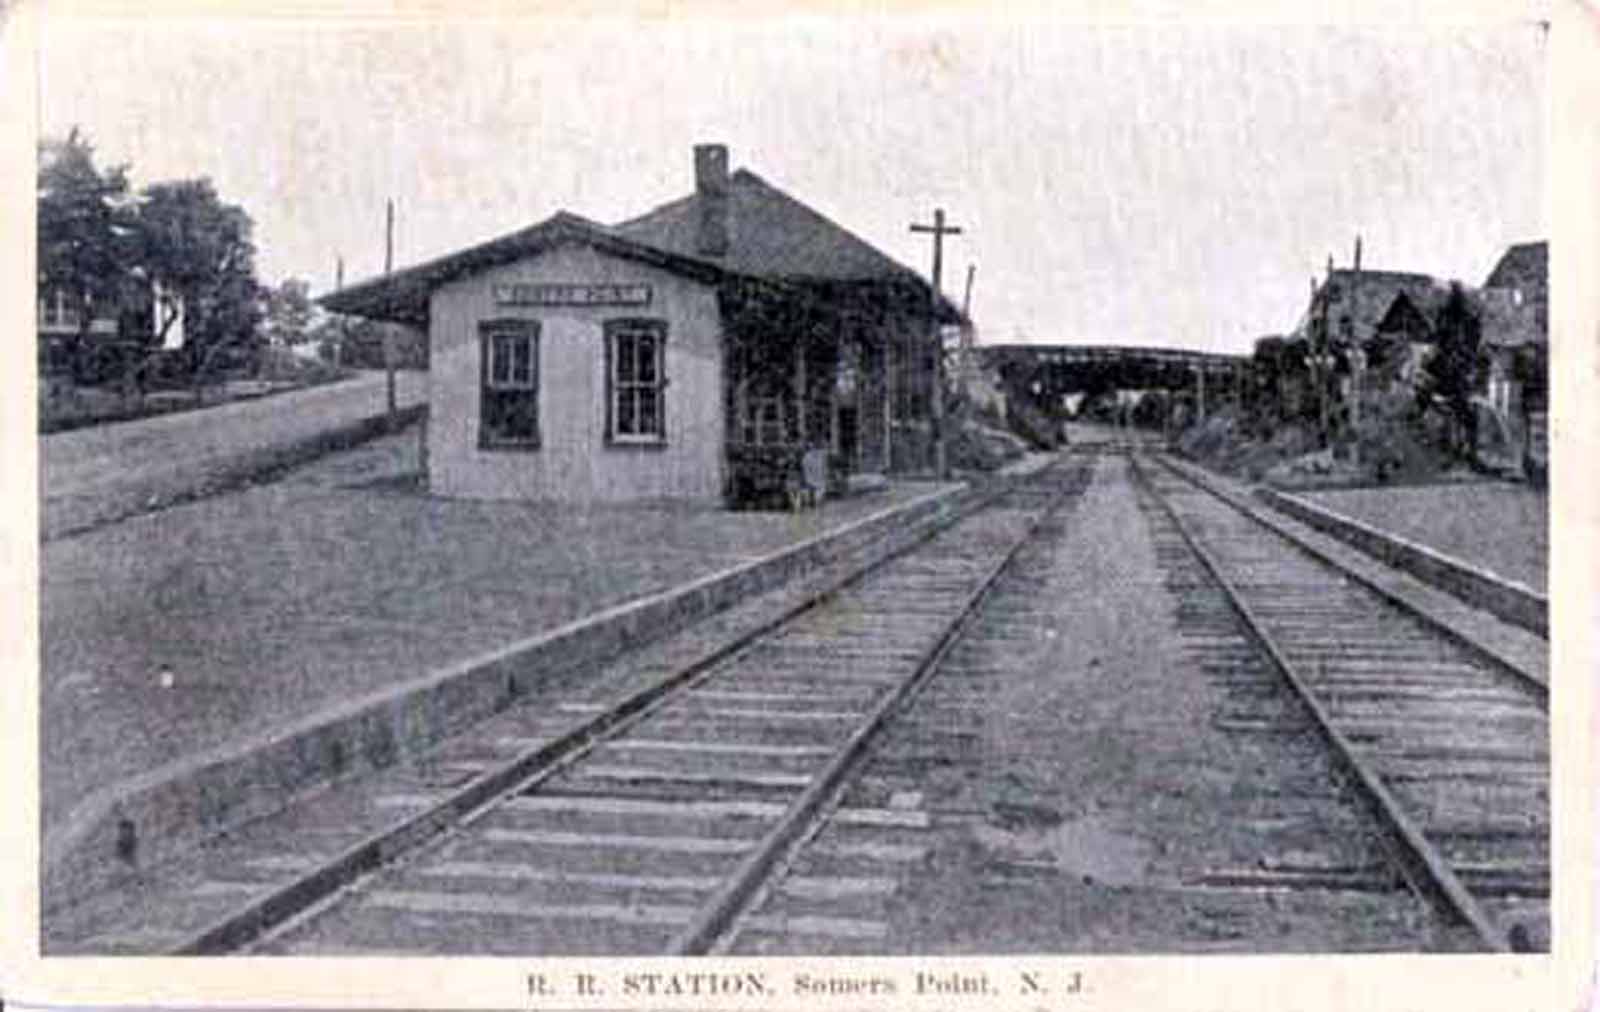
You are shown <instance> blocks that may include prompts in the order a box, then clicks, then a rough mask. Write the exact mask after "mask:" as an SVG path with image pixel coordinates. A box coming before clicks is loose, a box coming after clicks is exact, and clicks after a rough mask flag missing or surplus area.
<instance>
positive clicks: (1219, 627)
mask: <svg viewBox="0 0 1600 1012" xmlns="http://www.w3.org/2000/svg"><path fill="white" fill-rule="evenodd" d="M1143 499H1144V501H1142V502H1141V503H1140V509H1141V513H1142V515H1143V518H1144V520H1145V522H1147V523H1149V524H1151V525H1152V527H1153V529H1154V534H1155V540H1156V545H1157V556H1158V561H1159V564H1160V567H1161V571H1162V575H1163V582H1164V583H1165V585H1166V587H1167V589H1168V590H1169V591H1171V592H1172V593H1173V596H1174V598H1175V599H1176V601H1177V610H1178V624H1179V627H1180V629H1181V632H1182V635H1183V638H1184V647H1185V650H1184V653H1185V655H1186V657H1187V658H1188V659H1189V660H1190V661H1192V667H1191V666H1187V665H1186V666H1185V670H1184V672H1183V674H1184V675H1185V676H1188V677H1203V678H1206V679H1208V680H1209V681H1211V682H1212V683H1214V684H1215V685H1217V686H1218V687H1219V688H1221V689H1222V690H1223V695H1224V696H1225V698H1226V699H1227V703H1226V706H1225V708H1224V709H1221V710H1219V711H1217V712H1214V713H1212V714H1211V715H1210V717H1209V720H1210V724H1211V728H1210V729H1196V731H1195V733H1196V734H1206V733H1221V734H1224V735H1226V736H1228V738H1229V739H1230V744H1231V746H1232V747H1231V749H1230V750H1229V751H1230V754H1231V755H1232V760H1233V761H1232V764H1231V765H1230V767H1229V769H1230V775H1232V776H1234V777H1235V778H1236V779H1235V781H1234V789H1233V791H1232V792H1231V793H1230V795H1229V796H1228V797H1227V798H1226V799H1225V804H1224V806H1223V807H1224V808H1225V809H1226V810H1224V811H1218V812H1216V813H1215V817H1216V818H1217V820H1218V821H1219V822H1227V823H1230V824H1232V826H1233V831H1232V832H1231V833H1230V834H1229V837H1230V840H1231V844H1229V845H1218V846H1216V847H1213V848H1211V850H1212V851H1213V852H1217V851H1225V850H1227V847H1228V846H1231V847H1232V850H1231V852H1230V853H1227V855H1226V857H1224V858H1222V859H1220V860H1218V861H1216V862H1215V863H1212V864H1209V865H1207V866H1205V867H1186V868H1184V869H1183V870H1182V872H1181V873H1180V874H1179V875H1178V876H1176V877H1174V878H1172V879H1171V880H1168V876H1167V874H1166V873H1165V872H1164V871H1163V872H1161V873H1159V874H1158V876H1157V877H1158V879H1160V880H1162V884H1161V885H1159V886H1157V887H1156V888H1160V889H1163V890H1164V891H1178V892H1182V893H1184V894H1185V895H1187V896H1188V897H1190V904H1191V907H1192V908H1193V909H1194V910H1195V911H1196V915H1195V916H1194V917H1193V918H1192V923H1189V924H1186V925H1184V926H1183V927H1182V928H1179V927H1178V926H1176V925H1175V926H1174V934H1173V935H1172V936H1171V937H1170V938H1169V939H1168V940H1167V944H1168V945H1170V946H1175V947H1176V948H1177V949H1178V950H1179V951H1189V950H1191V949H1200V950H1204V949H1217V950H1222V951H1270V949H1271V948H1272V947H1273V939H1271V938H1260V937H1249V936H1237V935H1234V934H1232V933H1231V932H1229V931H1228V929H1226V928H1221V929H1218V928H1217V927H1215V925H1214V924H1213V923H1209V920H1208V919H1209V918H1211V917H1212V916H1215V917H1217V918H1218V919H1220V920H1223V921H1226V920H1227V919H1228V915H1229V914H1230V912H1232V911H1235V910H1238V909H1244V908H1249V907H1251V906H1253V905H1256V904H1258V903H1259V899H1260V897H1261V895H1262V893H1264V892H1271V893H1274V894H1277V895H1280V896H1281V895H1285V894H1295V895H1298V896H1299V897H1301V898H1303V899H1304V900H1305V901H1306V903H1305V907H1306V908H1309V909H1316V910H1321V911H1324V912H1326V911H1328V910H1333V911H1337V912H1338V914H1343V915H1347V916H1349V917H1350V918H1352V919H1354V920H1356V921H1358V922H1359V923H1360V925H1361V926H1360V929H1359V935H1360V938H1361V945H1362V947H1364V948H1366V949H1369V950H1372V951H1378V950H1393V951H1416V950H1417V949H1419V948H1424V947H1427V946H1429V945H1430V943H1435V944H1437V943H1439V940H1438V939H1436V938H1431V937H1430V936H1429V932H1430V930H1431V929H1433V928H1435V927H1437V925H1436V924H1434V923H1432V922H1431V920H1430V918H1429V916H1428V914H1427V913H1426V912H1425V911H1423V910H1422V909H1421V908H1418V907H1409V909H1412V910H1414V911H1415V916H1407V915H1406V912H1405V911H1406V910H1407V909H1408V905H1402V906H1401V907H1396V905H1395V904H1393V903H1392V902H1390V901H1389V899H1388V897H1390V896H1392V895H1393V894H1395V893H1396V892H1397V891H1399V890H1401V889H1403V882H1402V881H1401V879H1400V877H1399V876H1398V875H1397V874H1396V873H1395V871H1394V870H1393V868H1392V867H1391V866H1390V864H1389V862H1388V860H1387V857H1386V854H1385V851H1384V849H1383V842H1382V838H1381V834H1380V833H1379V832H1378V831H1377V829H1376V827H1375V826H1374V825H1373V824H1372V822H1371V819H1370V818H1369V816H1368V815H1367V813H1366V812H1365V811H1364V810H1362V808H1361V807H1360V806H1359V805H1358V804H1357V803H1356V801H1355V800H1354V798H1353V795H1352V791H1351V790H1350V789H1349V788H1347V786H1346V785H1345V784H1344V783H1343V781H1342V779H1341V778H1340V777H1339V775H1338V771H1337V769H1336V767H1335V766H1334V764H1333V763H1332V762H1331V761H1330V760H1329V757H1328V756H1327V754H1326V750H1325V749H1324V748H1323V746H1322V745H1321V743H1320V742H1319V741H1318V740H1317V738H1316V735H1315V729H1314V726H1313V725H1312V723H1311V721H1310V719H1309V718H1308V717H1307V715H1306V714H1305V712H1304V710H1303V708H1302V707H1301V706H1300V705H1299V704H1298V702H1297V701H1296V700H1295V698H1294V697H1293V695H1292V693H1290V692H1289V691H1288V690H1287V688H1286V687H1285V686H1284V685H1283V683H1282V680H1281V678H1280V677H1279V676H1278V675H1277V673H1276V671H1274V670H1273V669H1272V667H1271V665H1270V663H1269V662H1268V661H1267V660H1265V659H1264V658H1263V657H1262V656H1261V653H1260V650H1259V649H1258V648H1257V647H1256V646H1255V644H1254V643H1253V642H1252V641H1251V640H1250V639H1249V638H1248V635H1247V633H1246V632H1245V630H1244V629H1243V627H1242V626H1241V624H1240V622H1239V619H1238V617H1237V614H1236V613H1235V612H1234V610H1233V608H1232V607H1231V606H1230V605H1229V603H1228V601H1227V598H1226V597H1225V596H1224V595H1223V594H1222V593H1221V591H1220V590H1219V589H1218V588H1217V586H1216V584H1215V583H1214V582H1213V581H1212V580H1211V578H1210V577H1209V575H1207V574H1206V573H1205V571H1204V570H1203V569H1202V568H1201V567H1200V564H1199V562H1198V561H1197V560H1196V559H1195V557H1194V554H1193V553H1192V552H1191V551H1190V549H1189V548H1188V546H1187V544H1185V543H1184V542H1183V540H1182V539H1181V536H1180V535H1179V534H1178V532H1177V529H1176V527H1175V526H1173V524H1172V522H1171V520H1170V519H1169V518H1168V517H1167V516H1166V515H1165V513H1164V512H1162V511H1161V510H1160V509H1159V508H1158V507H1156V506H1155V505H1154V504H1153V503H1152V502H1150V501H1149V499H1148V497H1143ZM1070 516H1071V512H1070V507H1069V508H1067V509H1063V510H1062V511H1060V512H1058V513H1057V514H1056V515H1055V516H1054V517H1053V518H1052V520H1050V521H1047V522H1046V524H1045V525H1043V529H1041V530H1040V531H1039V532H1038V533H1039V537H1038V538H1036V539H1035V541H1034V542H1033V543H1032V544H1030V546H1029V548H1028V549H1027V550H1025V552H1024V553H1023V554H1022V555H1021V556H1020V557H1019V559H1018V560H1017V563H1016V564H1015V566H1014V567H1013V568H1012V569H1011V570H1009V571H1008V572H1007V573H1006V575H1005V576H1004V577H1003V578H1002V581H1001V584H1000V586H998V587H997V589H996V590H995V592H994V595H993V597H992V598H991V600H990V602H989V603H988V604H987V605H986V607H985V609H984V612H983V614H982V616H981V618H979V619H978V620H977V621H976V622H975V623H974V624H973V626H972V628H971V629H970V630H969V632H968V634H967V635H966V636H964V637H963V639H962V641H961V642H960V643H959V644H958V645H957V646H956V647H955V648H954V649H952V650H951V652H950V654H949V655H948V656H947V657H946V659H945V661H944V662H943V663H942V664H941V666H940V670H939V673H938V676H937V677H936V678H934V679H931V680H930V681H929V682H928V684H927V687H926V689H925V690H924V691H923V692H922V693H921V694H920V695H919V696H918V698H917V700H916V704H915V706H914V707H910V708H908V710H907V712H905V713H904V714H902V715H901V716H900V717H899V718H898V719H897V720H896V722H895V724H894V726H893V727H892V728H891V729H890V731H889V732H888V733H887V734H886V736H885V737H886V740H885V742H884V744H883V746H882V747H881V748H880V749H879V750H878V751H877V752H876V753H875V754H874V756H873V757H872V759H871V760H870V761H869V762H868V763H867V764H866V766H865V768H864V770H863V773H862V775H861V776H860V777H859V778H857V779H856V780H855V781H854V782H853V783H852V784H851V785H850V787H849V789H848V791H847V792H845V793H844V794H843V796H842V799H841V804H840V807H839V808H838V809H837V812H836V814H835V816H834V817H832V818H830V819H829V820H827V821H826V822H825V823H824V824H823V825H821V826H820V828H819V831H818V832H817V835H816V838H815V842H814V843H812V844H811V845H810V846H808V847H806V848H805V849H804V850H803V851H801V852H800V854H799V855H798V856H797V857H796V858H795V859H794V861H793V862H792V864H791V865H790V867H789V868H788V869H787V871H786V873H785V875H784V876H780V877H776V878H775V879H774V881H773V883H772V884H771V885H770V886H769V888H768V889H767V891H766V893H765V895H764V896H763V898H762V901H761V902H760V904H759V905H756V906H755V907H753V910H754V915H753V916H751V917H750V918H748V919H747V921H746V923H743V924H741V925H739V926H738V933H737V935H736V937H734V938H732V939H730V940H729V941H728V942H727V943H726V948H727V949H728V950H729V951H732V952H735V953H738V954H743V955H775V954H788V955H797V954H806V955H864V954H873V953H878V954H882V953H884V952H885V951H886V950H887V951H889V952H904V951H910V950H908V949H907V947H906V945H907V939H906V938H903V937H899V936H898V935H897V934H892V933H890V932H886V931H884V930H882V929H879V930H877V931H875V932H868V931H861V932H858V933H855V934H844V933H839V934H836V935H835V936H833V937H830V938H828V939H826V940H825V942H823V943H822V944H820V945H819V943H818V942H817V940H815V939H811V938H806V937H804V936H803V934H802V933H800V932H796V931H793V930H792V928H791V927H790V926H791V925H794V924H802V923H807V922H811V923H823V922H828V921H833V920H846V919H848V920H851V921H853V922H860V923H864V924H871V925H882V924H885V923H888V922H891V921H892V920H893V918H894V915H895V904H896V902H897V900H900V899H901V898H902V897H903V895H904V893H905V891H906V890H905V888H904V887H905V886H906V885H907V883H908V880H909V879H910V878H911V877H912V876H922V875H926V874H927V873H928V872H927V867H928V864H927V858H928V856H929V854H930V853H931V852H932V851H933V849H934V848H935V847H938V846H960V845H962V843H963V842H964V841H965V840H967V839H968V838H969V837H970V836H971V834H972V833H973V832H978V833H979V834H982V833H983V832H984V827H985V826H993V825H994V824H996V823H1001V824H1011V825H1014V826H1015V825H1021V824H1035V823H1036V824H1038V825H1039V826H1040V828H1048V827H1049V826H1050V825H1052V824H1053V822H1054V821H1055V820H1059V818H1060V816H1059V814H1058V813H1057V812H1055V810H1054V809H1056V808H1059V807H1060V806H1061V805H1063V804H1066V805H1068V806H1070V805H1071V804H1072V803H1073V800H1074V799H1063V798H1054V797H1030V798H1029V799H1027V800H1026V801H1018V802H1017V803H1015V804H998V803H997V804H995V805H993V806H991V807H990V808H986V809H973V810H967V809H952V808H948V807H942V806H941V803H939V802H934V801H930V800H929V799H928V798H927V797H926V795H925V792H926V790H927V789H928V787H929V785H930V781H931V779H932V778H934V777H935V776H938V777H942V778H944V779H946V780H951V779H961V778H966V777H972V778H979V777H982V776H983V775H984V774H985V773H989V774H991V775H992V774H993V772H994V771H993V770H985V766H986V765H987V764H990V763H991V762H992V761H993V758H994V757H993V756H991V755H989V754H988V752H987V750H988V748H989V746H988V745H986V744H985V741H986V739H985V737H984V733H983V725H984V724H985V722H986V721H989V720H992V719H993V708H994V701H995V698H996V697H997V696H998V695H1000V694H1001V693H1000V691H999V690H1000V684H999V683H1001V682H1005V681H1010V682H1015V681H1016V680H1018V679H1023V680H1030V681H1033V682H1038V681H1039V680H1040V679H1044V678H1048V677H1050V673H1049V672H1047V671H1041V670H1038V669H1036V667H1035V666H1034V663H1035V662H1033V661H1032V660H1030V659H1029V658H1028V657H1027V648H1028V647H1029V646H1032V645H1035V644H1037V642H1038V637H1040V636H1048V635H1050V629H1051V628H1052V627H1053V624H1054V622H1055V620H1056V619H1055V615H1054V614H1053V613H1052V611H1051V609H1050V607H1049V606H1048V605H1044V604H1041V603H1040V602H1042V601H1047V600H1049V599H1050V598H1052V597H1054V596H1059V595H1061V594H1062V593H1063V592H1064V590H1065V589H1066V588H1065V587H1064V584H1067V583H1070V582H1071V581H1072V580H1074V579H1075V578H1076V576H1075V574H1072V573H1070V572H1067V573H1063V572H1062V571H1061V570H1060V569H1059V563H1058V562H1057V560H1056V559H1055V558H1054V557H1053V556H1052V553H1051V552H1050V551H1048V550H1047V549H1048V542H1049V539H1050V538H1051V537H1052V536H1054V537H1061V536H1065V534H1066V533H1067V531H1066V528H1067V527H1068V526H1069V525H1070ZM1018 647H1021V648H1022V649H1020V650H1019V649H1017V648H1018ZM1197 716H1201V717H1204V715H1197ZM1024 751H1026V750H1025V749H1023V750H1019V749H1018V748H1016V747H1015V746H1011V747H1009V748H1008V749H1007V754H1008V755H1012V756H1016V755H1018V754H1020V753H1021V752H1024ZM1174 779H1175V780H1181V779H1182V774H1181V773H1179V774H1175V777H1174ZM864 807H873V808H877V809H881V810H887V811H888V812H889V813H892V814H893V815H894V816H895V817H894V818H893V819H883V820H878V821H875V822H873V823H871V824H864V823H863V822H862V821H861V820H858V819H853V818H851V817H850V814H851V813H852V812H855V811H858V810H860V809H861V808H864ZM1241 840H1248V841H1249V843H1248V844H1241V843H1240V841H1241ZM846 851H849V852H850V854H849V856H848V857H847V856H846V854H845V852H846ZM1000 865H1001V866H995V867H992V869H991V870H992V871H994V872H995V873H997V874H1000V875H1001V876H1002V877H1005V876H1024V877H1026V879H1027V880H1029V881H1034V882H1037V883H1038V888H1040V889H1059V888H1062V887H1063V885H1062V876H1064V875H1067V874H1069V872H1067V871H1066V870H1064V869H1062V868H1061V867H1059V866H1056V865H1054V864H1050V863H1048V862H1047V863H1043V864H1041V863H1038V862H1033V861H1024V862H1021V863H1007V862H1004V861H1002V862H1000ZM822 880H832V881H834V882H837V883H840V884H839V885H838V886H837V887H836V888H834V889H832V890H828V891H822V890H818V889H815V888H811V887H809V886H808V883H811V882H817V881H822ZM1330 893H1337V894H1342V897H1344V898H1338V897H1336V898H1333V899H1329V898H1328V894H1330ZM1374 896H1377V897H1378V898H1376V899H1370V898H1369V897H1374ZM1335 916H1337V914H1336V915H1335ZM1197 925H1198V926H1197ZM1063 930H1064V931H1065V932H1066V933H1067V934H1068V935H1070V934H1071V932H1072V931H1073V930H1074V929H1073V928H1072V927H1071V926H1067V927H1065V928H1064V929H1063ZM1219 930H1220V931H1221V935H1220V936H1218V937H1214V938H1207V937H1205V936H1206V934H1207V932H1216V931H1219Z"/></svg>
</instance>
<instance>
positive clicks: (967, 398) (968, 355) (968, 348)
mask: <svg viewBox="0 0 1600 1012" xmlns="http://www.w3.org/2000/svg"><path fill="white" fill-rule="evenodd" d="M974 274H978V264H966V295H963V296H962V343H960V355H962V357H960V362H958V365H957V368H960V370H962V375H960V383H962V404H963V405H966V410H968V412H971V407H973V392H971V389H970V384H968V380H970V376H971V371H973V343H974V341H976V338H978V333H976V328H974V327H973V275H974Z"/></svg>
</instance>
